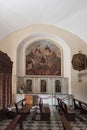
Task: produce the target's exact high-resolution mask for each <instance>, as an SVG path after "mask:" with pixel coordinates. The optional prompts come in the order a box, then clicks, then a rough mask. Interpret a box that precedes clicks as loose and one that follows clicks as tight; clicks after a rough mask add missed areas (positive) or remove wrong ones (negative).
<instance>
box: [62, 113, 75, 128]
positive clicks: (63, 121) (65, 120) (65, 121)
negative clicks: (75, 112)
mask: <svg viewBox="0 0 87 130" xmlns="http://www.w3.org/2000/svg"><path fill="white" fill-rule="evenodd" d="M60 119H61V121H62V124H63V128H64V130H73V129H72V127H71V126H70V124H69V122H68V121H67V119H66V118H65V117H64V116H60Z"/></svg>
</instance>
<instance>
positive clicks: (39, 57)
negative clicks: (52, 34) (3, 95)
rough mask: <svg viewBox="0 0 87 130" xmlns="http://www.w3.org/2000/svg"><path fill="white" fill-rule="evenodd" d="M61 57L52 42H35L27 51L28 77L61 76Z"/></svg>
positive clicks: (58, 49) (59, 50) (59, 51)
mask: <svg viewBox="0 0 87 130" xmlns="http://www.w3.org/2000/svg"><path fill="white" fill-rule="evenodd" d="M61 56H62V54H61V49H60V48H58V47H57V46H56V45H55V44H53V43H52V42H51V41H48V40H39V41H35V42H34V43H32V44H31V45H29V46H28V47H27V49H26V75H37V76H39V75H51V76H61Z"/></svg>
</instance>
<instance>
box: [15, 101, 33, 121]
mask: <svg viewBox="0 0 87 130" xmlns="http://www.w3.org/2000/svg"><path fill="white" fill-rule="evenodd" d="M25 100H26V99H22V100H20V101H19V102H16V103H15V107H16V114H17V115H18V114H22V119H23V120H25V118H26V117H27V116H28V114H29V113H30V110H31V109H32V106H31V105H30V104H25Z"/></svg>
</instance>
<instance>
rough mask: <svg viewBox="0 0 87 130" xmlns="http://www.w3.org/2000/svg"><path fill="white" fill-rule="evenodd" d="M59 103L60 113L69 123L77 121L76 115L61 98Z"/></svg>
mask: <svg viewBox="0 0 87 130" xmlns="http://www.w3.org/2000/svg"><path fill="white" fill-rule="evenodd" d="M57 101H58V111H59V112H60V114H61V115H64V116H65V117H66V118H67V120H68V121H75V117H76V113H75V111H74V110H72V109H71V108H70V107H69V106H68V105H67V104H66V103H65V102H63V101H62V100H61V99H60V98H57Z"/></svg>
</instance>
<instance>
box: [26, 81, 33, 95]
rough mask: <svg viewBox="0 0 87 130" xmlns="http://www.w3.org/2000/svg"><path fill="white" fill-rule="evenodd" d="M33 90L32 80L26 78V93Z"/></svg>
mask: <svg viewBox="0 0 87 130" xmlns="http://www.w3.org/2000/svg"><path fill="white" fill-rule="evenodd" d="M29 92H32V80H31V79H27V80H26V93H29Z"/></svg>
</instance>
